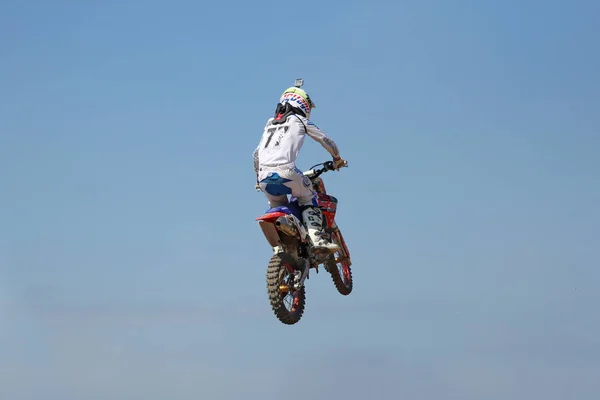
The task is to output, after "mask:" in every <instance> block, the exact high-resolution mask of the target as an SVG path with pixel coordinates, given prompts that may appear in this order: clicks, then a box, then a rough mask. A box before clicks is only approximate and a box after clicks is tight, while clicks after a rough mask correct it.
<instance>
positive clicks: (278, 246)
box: [256, 161, 353, 325]
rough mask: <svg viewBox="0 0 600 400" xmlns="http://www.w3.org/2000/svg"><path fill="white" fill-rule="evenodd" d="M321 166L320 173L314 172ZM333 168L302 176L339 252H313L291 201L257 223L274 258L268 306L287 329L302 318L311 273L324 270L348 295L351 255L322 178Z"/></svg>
mask: <svg viewBox="0 0 600 400" xmlns="http://www.w3.org/2000/svg"><path fill="white" fill-rule="evenodd" d="M319 166H321V168H316V167H319ZM315 168H316V169H315ZM333 169H334V168H333V162H331V161H327V162H324V163H320V164H316V165H314V166H312V167H311V168H310V170H308V171H306V172H304V175H305V176H307V177H308V178H309V179H310V181H311V182H312V187H313V189H314V190H315V192H316V195H317V200H318V204H319V208H320V209H321V212H322V213H323V225H324V234H325V235H326V236H327V237H328V239H329V240H330V241H331V242H332V243H335V244H337V245H338V246H339V247H340V250H339V251H337V252H335V253H333V254H331V253H330V252H329V251H326V253H323V252H319V251H315V249H313V248H312V246H311V245H310V241H309V238H308V232H307V230H306V228H305V227H304V224H303V223H302V211H301V208H300V206H299V204H298V201H297V199H296V198H295V197H293V196H292V197H291V198H290V199H289V201H288V203H287V204H286V205H284V206H279V207H274V208H270V209H268V210H267V211H266V212H265V214H263V215H261V216H259V217H258V218H256V221H258V223H259V226H260V228H261V229H262V232H263V234H264V235H265V238H266V240H267V242H268V243H269V244H270V245H271V246H272V247H273V256H272V257H271V260H270V261H269V265H268V267H267V292H268V296H269V302H270V304H271V308H272V309H273V312H274V313H275V316H276V317H277V319H279V321H281V322H282V323H284V324H287V325H293V324H295V323H297V322H298V321H300V319H301V318H302V315H303V313H304V308H305V305H306V289H305V284H304V282H305V280H306V279H308V278H309V276H310V271H311V270H312V269H314V270H315V272H316V273H319V266H320V265H323V267H324V269H325V270H326V271H327V272H329V274H330V275H331V278H332V280H333V283H334V285H335V287H336V289H337V290H338V292H339V293H340V294H342V295H344V296H347V295H349V294H350V293H351V292H352V288H353V282H352V271H351V269H350V266H351V265H352V262H351V259H350V252H349V251H348V247H347V246H346V242H345V241H344V237H343V235H342V232H341V231H340V228H339V226H338V224H337V223H336V221H335V215H336V211H337V204H338V200H337V198H335V197H334V196H332V195H329V194H327V191H326V190H325V184H324V183H323V179H322V178H321V177H320V176H321V175H322V174H323V173H325V172H327V171H331V170H333ZM286 300H287V301H286Z"/></svg>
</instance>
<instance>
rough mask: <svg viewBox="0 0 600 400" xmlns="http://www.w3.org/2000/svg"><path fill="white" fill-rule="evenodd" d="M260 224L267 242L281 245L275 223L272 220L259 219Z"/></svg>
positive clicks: (272, 244) (273, 245)
mask: <svg viewBox="0 0 600 400" xmlns="http://www.w3.org/2000/svg"><path fill="white" fill-rule="evenodd" d="M258 225H259V226H260V229H261V230H262V232H263V234H264V235H265V239H267V242H269V244H270V245H271V247H276V246H279V240H280V239H279V232H278V231H277V228H275V224H273V222H271V221H270V220H269V221H265V220H258Z"/></svg>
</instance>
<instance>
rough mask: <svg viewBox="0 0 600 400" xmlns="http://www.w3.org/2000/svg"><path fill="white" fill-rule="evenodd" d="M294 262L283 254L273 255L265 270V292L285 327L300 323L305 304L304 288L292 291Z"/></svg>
mask: <svg viewBox="0 0 600 400" xmlns="http://www.w3.org/2000/svg"><path fill="white" fill-rule="evenodd" d="M295 266H296V262H295V260H294V259H293V258H292V257H290V256H289V255H287V254H285V253H279V254H274V255H273V257H271V261H270V262H269V266H268V268H267V291H268V293H269V302H270V303H271V308H272V309H273V312H274V313H275V316H276V317H277V319H279V321H281V322H283V323H284V324H287V325H293V324H295V323H296V322H298V321H300V318H302V314H303V313H304V306H305V304H306V294H305V290H304V286H302V287H301V288H300V289H294V269H295V268H294V267H295Z"/></svg>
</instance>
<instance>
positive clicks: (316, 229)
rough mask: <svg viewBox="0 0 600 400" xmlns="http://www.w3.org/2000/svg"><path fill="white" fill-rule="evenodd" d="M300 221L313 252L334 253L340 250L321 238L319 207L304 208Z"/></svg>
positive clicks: (321, 226)
mask: <svg viewBox="0 0 600 400" xmlns="http://www.w3.org/2000/svg"><path fill="white" fill-rule="evenodd" d="M302 220H303V222H304V226H305V227H306V230H307V231H308V237H309V238H310V241H311V242H312V245H313V248H314V249H315V250H325V251H328V252H330V253H335V252H336V251H338V250H340V246H338V245H337V244H335V243H330V242H328V241H327V240H325V238H324V237H323V236H322V234H323V214H322V213H321V209H320V208H319V207H306V208H305V209H304V210H302Z"/></svg>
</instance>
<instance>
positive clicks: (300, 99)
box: [279, 79, 315, 118]
mask: <svg viewBox="0 0 600 400" xmlns="http://www.w3.org/2000/svg"><path fill="white" fill-rule="evenodd" d="M303 83H304V81H303V80H302V79H296V85H295V86H292V87H289V88H287V89H286V90H285V92H283V94H282V95H281V98H280V99H279V102H280V103H281V104H282V105H285V104H286V103H289V104H290V106H292V107H294V108H296V109H299V110H301V111H302V113H303V114H304V115H305V116H306V118H310V112H311V110H312V109H313V108H315V103H313V101H312V100H311V98H310V96H309V95H308V93H306V92H305V91H304V90H303V89H300V87H301V86H302V84H303Z"/></svg>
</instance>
